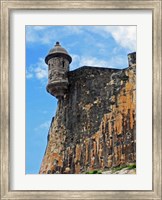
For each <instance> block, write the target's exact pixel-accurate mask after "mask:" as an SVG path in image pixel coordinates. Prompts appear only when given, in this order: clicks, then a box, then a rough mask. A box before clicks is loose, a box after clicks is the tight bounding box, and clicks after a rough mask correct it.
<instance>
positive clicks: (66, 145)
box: [40, 53, 136, 174]
mask: <svg viewBox="0 0 162 200" xmlns="http://www.w3.org/2000/svg"><path fill="white" fill-rule="evenodd" d="M128 58H129V61H130V62H129V67H128V68H126V69H123V70H117V69H108V68H97V67H86V66H84V67H81V68H79V69H77V70H74V71H70V72H68V81H69V86H68V92H67V93H66V94H65V95H64V96H63V97H62V98H60V99H59V101H58V108H57V112H56V116H55V117H54V118H53V120H52V122H51V126H50V130H49V135H48V144H47V148H46V152H45V155H44V158H43V161H42V165H41V168H40V173H45V174H47V173H65V174H69V173H85V172H86V171H91V170H94V169H102V170H104V169H109V168H111V167H115V166H120V165H124V164H127V163H134V162H135V161H136V62H135V53H134V54H129V55H128Z"/></svg>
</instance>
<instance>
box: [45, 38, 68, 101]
mask: <svg viewBox="0 0 162 200" xmlns="http://www.w3.org/2000/svg"><path fill="white" fill-rule="evenodd" d="M71 61H72V58H71V56H70V55H69V54H68V52H67V51H66V50H65V49H64V48H63V47H61V45H60V44H59V42H56V44H55V46H54V48H52V49H51V50H50V51H49V53H48V55H47V56H46V58H45V63H46V64H47V65H48V84H47V87H46V89H47V92H49V93H50V94H51V95H53V96H55V97H56V98H58V99H59V98H61V97H63V96H64V95H65V94H66V92H67V89H68V84H69V83H68V77H67V72H68V71H69V64H70V63H71Z"/></svg>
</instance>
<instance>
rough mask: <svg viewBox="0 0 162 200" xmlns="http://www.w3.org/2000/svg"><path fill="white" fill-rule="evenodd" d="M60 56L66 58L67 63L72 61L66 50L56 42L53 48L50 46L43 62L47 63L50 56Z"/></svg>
mask: <svg viewBox="0 0 162 200" xmlns="http://www.w3.org/2000/svg"><path fill="white" fill-rule="evenodd" d="M60 56H62V57H65V58H67V59H68V61H69V63H71V61H72V58H71V56H70V55H69V54H68V52H67V51H66V50H65V49H64V48H63V47H62V46H61V45H60V43H59V42H56V44H55V46H54V48H52V49H51V50H50V51H49V53H48V55H47V56H46V58H45V62H46V64H48V60H49V59H51V58H53V57H60Z"/></svg>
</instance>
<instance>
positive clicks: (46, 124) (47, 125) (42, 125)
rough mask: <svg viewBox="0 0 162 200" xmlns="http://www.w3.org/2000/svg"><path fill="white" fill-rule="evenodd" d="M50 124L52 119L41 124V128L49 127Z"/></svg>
mask: <svg viewBox="0 0 162 200" xmlns="http://www.w3.org/2000/svg"><path fill="white" fill-rule="evenodd" d="M50 124H51V121H46V122H44V123H42V124H41V125H40V126H39V128H41V129H49V127H50Z"/></svg>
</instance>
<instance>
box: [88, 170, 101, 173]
mask: <svg viewBox="0 0 162 200" xmlns="http://www.w3.org/2000/svg"><path fill="white" fill-rule="evenodd" d="M86 174H102V171H100V170H93V171H89V172H86Z"/></svg>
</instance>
